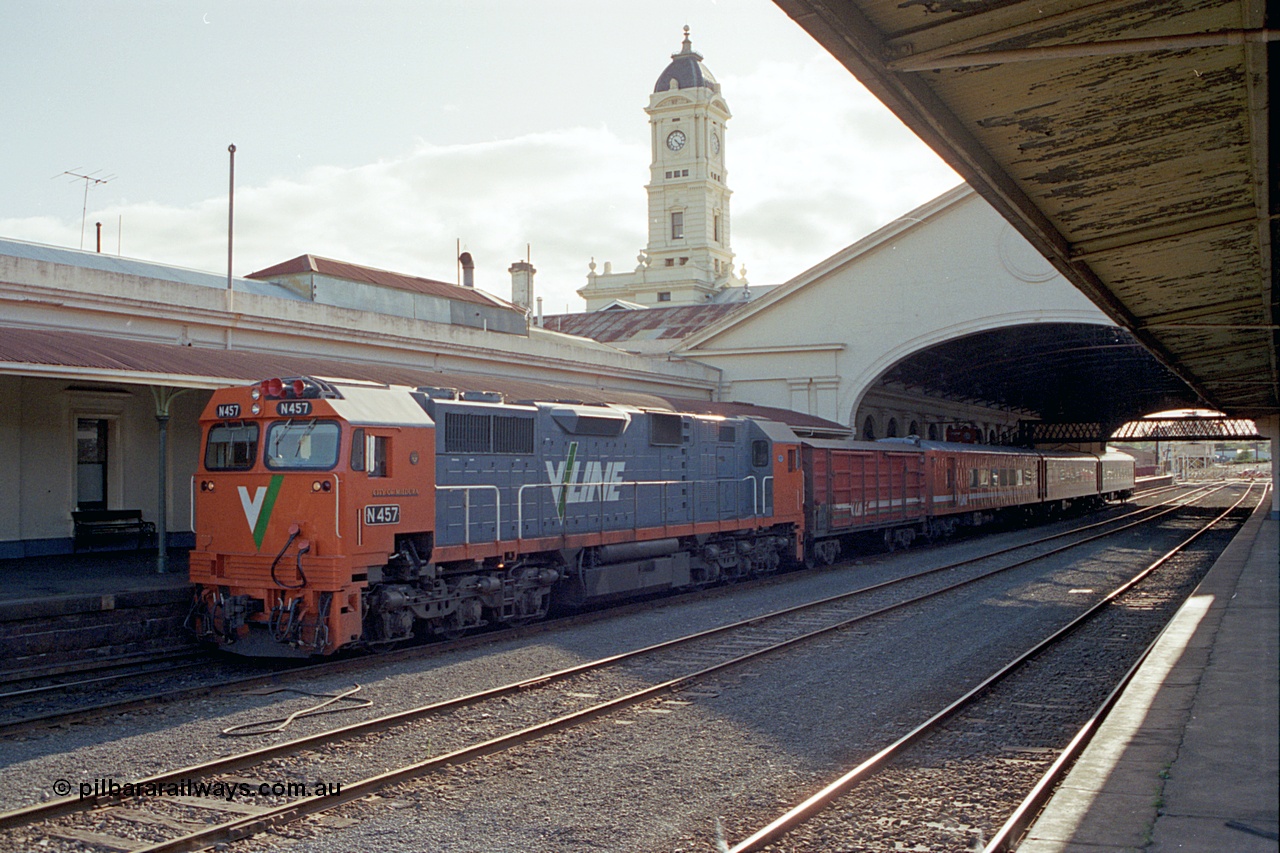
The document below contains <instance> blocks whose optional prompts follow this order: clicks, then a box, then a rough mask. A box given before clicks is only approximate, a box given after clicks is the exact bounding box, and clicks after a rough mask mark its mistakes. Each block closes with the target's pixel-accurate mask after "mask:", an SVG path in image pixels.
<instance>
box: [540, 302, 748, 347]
mask: <svg viewBox="0 0 1280 853" xmlns="http://www.w3.org/2000/svg"><path fill="white" fill-rule="evenodd" d="M743 304H745V303H739V304H716V303H708V304H706V305H682V306H677V307H674V308H648V309H646V310H644V311H627V310H613V311H592V312H590V313H587V314H552V315H550V316H548V317H545V318H543V325H544V326H545V327H546V328H548V329H551V330H552V331H556V332H564V333H565V334H568V335H578V336H579V337H583V338H591V339H592V340H597V341H600V342H601V343H606V344H617V343H622V342H626V341H629V340H634V339H641V340H678V339H680V338H685V337H688V336H689V335H692V334H693V333H694V332H696V331H698V330H700V329H702V328H704V327H706V326H709V325H711V324H712V323H714V322H716V321H717V320H719V319H721V318H722V317H725V316H727V315H729V314H731V313H732V312H734V311H736V310H737V309H739V308H741V307H742V305H743Z"/></svg>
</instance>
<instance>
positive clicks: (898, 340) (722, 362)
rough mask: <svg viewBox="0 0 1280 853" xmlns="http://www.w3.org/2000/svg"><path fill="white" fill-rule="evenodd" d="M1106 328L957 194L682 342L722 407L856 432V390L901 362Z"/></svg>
mask: <svg viewBox="0 0 1280 853" xmlns="http://www.w3.org/2000/svg"><path fill="white" fill-rule="evenodd" d="M1026 323H1089V324H1098V325H1111V321H1110V320H1109V319H1108V318H1107V317H1106V315H1104V314H1103V313H1102V311H1101V310H1099V309H1098V308H1097V307H1095V306H1094V305H1093V304H1092V303H1090V302H1089V300H1088V299H1086V298H1085V297H1084V296H1083V295H1082V294H1081V293H1080V292H1079V291H1078V290H1076V289H1075V288H1074V287H1073V286H1072V285H1071V284H1070V283H1069V282H1067V280H1066V279H1064V278H1063V277H1062V276H1060V275H1058V274H1057V273H1056V272H1055V271H1054V270H1053V268H1052V267H1051V266H1050V265H1049V263H1048V262H1047V261H1045V260H1044V259H1043V258H1042V257H1040V256H1039V255H1038V254H1036V252H1035V250H1034V249H1032V247H1031V246H1030V245H1029V244H1028V243H1026V241H1024V240H1023V239H1022V238H1021V237H1020V236H1018V235H1017V234H1016V232H1014V231H1013V229H1012V228H1010V226H1009V225H1008V224H1007V223H1006V222H1005V221H1004V220H1003V219H1002V218H1001V217H1000V216H999V214H997V213H996V212H995V210H994V209H993V208H991V206H990V205H988V204H987V203H986V202H985V201H983V200H982V199H981V198H980V197H978V196H977V195H976V194H974V193H973V191H972V190H970V189H969V188H968V187H959V188H957V189H955V190H952V191H951V192H949V193H946V194H944V195H943V196H940V197H939V198H938V199H935V200H934V201H933V202H930V203H929V204H927V205H924V206H922V207H921V208H919V209H917V210H915V211H912V212H911V213H910V214H907V215H906V216H904V217H902V218H901V219H899V220H898V221H896V222H894V223H891V224H890V225H888V226H886V227H885V228H883V229H881V230H880V231H878V232H876V233H875V234H872V235H870V236H868V237H867V238H865V239H863V240H860V241H859V242H858V243H855V244H854V245H852V246H850V247H849V248H847V249H845V250H844V251H843V252H841V253H839V254H837V255H835V256H833V257H832V258H829V259H827V260H826V261H823V262H822V263H821V264H818V265H817V266H815V267H813V268H812V269H810V270H808V271H806V272H805V273H802V274H801V275H799V276H797V277H796V278H795V279H793V280H792V281H790V282H788V283H787V284H785V285H783V286H782V287H779V288H777V289H776V290H773V291H771V292H769V293H768V294H766V295H765V296H764V297H762V298H761V299H760V300H758V301H757V302H753V303H752V304H751V305H750V306H749V307H748V309H747V310H746V311H744V312H740V313H737V314H735V315H734V316H733V317H731V318H729V319H728V320H726V321H722V322H721V323H719V324H717V325H715V326H712V327H710V328H709V329H707V330H704V331H703V332H702V333H700V334H698V335H695V336H693V337H691V338H690V339H689V340H688V341H687V342H686V344H685V348H684V349H681V350H680V351H679V352H680V354H682V355H687V356H689V357H691V358H696V359H697V360H699V361H702V362H705V363H707V364H711V365H714V366H716V367H720V368H722V369H723V370H724V373H725V380H726V382H727V383H729V387H730V388H731V391H730V399H733V400H744V401H745V400H749V401H751V402H755V403H758V404H761V405H770V406H782V407H786V408H794V409H797V410H799V411H803V412H808V413H810V414H813V415H818V416H820V417H824V418H828V419H830V420H834V421H838V422H840V423H843V424H846V425H848V426H850V427H857V426H859V425H858V424H857V423H855V421H854V418H855V415H856V413H857V410H858V406H859V403H860V402H861V400H862V399H863V396H864V395H865V394H866V392H867V389H868V388H870V387H871V386H872V384H873V383H874V382H875V381H876V380H877V379H878V378H879V377H881V376H882V375H883V374H884V373H885V372H886V371H888V370H889V369H890V368H891V367H893V366H894V365H895V364H897V363H898V362H899V361H901V360H902V359H904V358H906V357H907V356H909V355H911V354H913V353H915V352H918V351H920V350H922V349H925V348H927V347H930V346H933V345H935V344H939V343H943V342H945V341H948V340H952V339H954V338H958V337H963V336H964V335H968V334H972V333H975V332H981V331H986V330H989V329H995V328H1001V327H1006V326H1015V325H1021V324H1026Z"/></svg>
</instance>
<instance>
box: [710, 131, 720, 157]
mask: <svg viewBox="0 0 1280 853" xmlns="http://www.w3.org/2000/svg"><path fill="white" fill-rule="evenodd" d="M711 153H712V154H719V153H720V137H719V136H717V135H716V134H714V133H713V134H711Z"/></svg>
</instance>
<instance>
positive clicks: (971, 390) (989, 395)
mask: <svg viewBox="0 0 1280 853" xmlns="http://www.w3.org/2000/svg"><path fill="white" fill-rule="evenodd" d="M874 390H891V391H898V392H907V393H913V394H918V395H922V396H926V397H931V398H937V399H943V400H954V401H963V402H967V403H973V404H977V405H982V406H986V407H990V408H996V409H1002V410H1006V411H1015V412H1019V413H1021V416H1022V417H1025V418H1027V419H1031V420H1041V421H1046V422H1052V423H1098V424H1108V425H1119V424H1121V423H1124V422H1125V421H1129V420H1133V419H1135V418H1139V417H1141V416H1143V415H1144V414H1146V413H1148V412H1153V411H1159V410H1161V409H1170V408H1176V407H1179V406H1183V407H1185V406H1193V405H1196V395H1195V394H1194V393H1193V392H1192V391H1191V389H1190V388H1188V387H1187V385H1186V384H1185V383H1184V382H1182V380H1180V379H1179V378H1178V377H1177V376H1175V375H1174V374H1173V372H1172V371H1170V370H1169V369H1168V368H1167V367H1165V366H1164V365H1163V364H1161V363H1160V362H1158V361H1157V360H1156V359H1155V357H1154V356H1152V355H1151V353H1150V352H1148V351H1147V350H1146V349H1145V348H1144V347H1143V346H1142V345H1141V344H1140V343H1139V342H1138V341H1137V340H1136V339H1135V338H1134V337H1133V336H1132V335H1131V334H1129V333H1128V332H1126V331H1125V330H1123V329H1121V328H1118V327H1114V326H1101V325H1088V324H1079V323H1034V324H1025V325H1018V326H1009V327H1005V328H999V329H992V330H988V331H984V332H978V333H974V334H970V335H965V336H963V337H959V338H955V339H952V340H950V341H946V342H944V343H940V344H935V345H933V346H930V347H927V348H925V349H922V350H919V351H917V352H915V353H912V354H911V355H909V356H907V357H905V358H903V359H901V360H899V361H898V362H897V363H896V364H894V365H893V366H892V367H890V368H889V369H888V370H886V371H885V372H884V373H883V374H882V375H881V376H880V378H879V379H878V380H876V381H875V382H874V383H872V385H871V386H870V387H869V388H868V389H867V393H870V392H872V391H874ZM864 396H865V394H864Z"/></svg>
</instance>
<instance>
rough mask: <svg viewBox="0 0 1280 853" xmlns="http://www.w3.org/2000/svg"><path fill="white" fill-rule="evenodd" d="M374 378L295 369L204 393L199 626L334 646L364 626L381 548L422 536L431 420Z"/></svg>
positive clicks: (221, 639) (285, 646)
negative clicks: (291, 374)
mask: <svg viewBox="0 0 1280 853" xmlns="http://www.w3.org/2000/svg"><path fill="white" fill-rule="evenodd" d="M380 390H382V389H380V388H377V387H374V388H367V387H362V386H347V385H343V386H341V387H338V386H335V385H333V384H330V383H326V382H323V381H321V380H316V379H311V378H306V377H303V378H297V379H287V380H279V379H275V380H268V381H265V382H262V383H259V384H257V385H253V386H250V387H247V388H235V389H226V390H224V391H219V392H218V393H217V394H215V395H214V397H213V399H212V400H211V401H210V403H209V406H208V407H207V408H206V410H205V412H204V414H203V416H202V418H201V422H202V434H203V439H204V448H203V453H202V457H201V461H200V466H199V469H198V471H197V473H196V476H195V481H194V483H193V492H194V500H193V507H194V512H195V524H194V529H195V531H196V547H195V549H194V550H193V551H192V553H191V557H190V573H191V581H192V583H193V584H195V587H196V591H195V601H194V604H193V612H192V620H191V621H192V626H193V627H194V628H195V630H196V633H197V634H198V635H199V636H201V637H203V638H204V639H207V640H214V641H216V642H218V643H220V644H222V645H227V646H233V647H235V651H237V652H240V653H242V654H251V655H252V654H269V655H272V656H279V655H280V654H282V652H283V653H289V654H295V655H300V656H302V655H311V654H325V653H328V652H331V651H333V650H334V649H336V648H337V647H339V646H341V645H345V644H348V643H351V642H355V641H358V640H360V639H361V637H362V636H363V634H364V633H365V628H364V625H363V621H364V609H365V608H364V601H363V590H364V589H365V588H366V587H367V586H368V584H369V583H370V582H371V581H372V582H375V583H376V582H378V581H379V580H381V577H382V575H383V573H384V567H385V566H387V565H388V555H389V554H393V555H396V554H400V553H401V552H405V554H406V556H405V559H407V560H413V559H416V558H417V557H416V553H414V552H415V551H416V549H417V548H419V547H425V548H427V549H428V550H429V548H430V538H431V531H432V524H433V519H434V492H433V490H432V489H431V487H430V483H431V482H432V481H433V465H434V456H433V454H432V452H431V447H432V442H433V436H434V428H433V427H434V425H433V424H432V422H431V419H430V418H429V417H428V416H427V414H426V413H425V412H424V411H423V410H422V408H421V407H420V406H417V405H414V404H413V402H412V400H411V399H410V398H409V397H408V396H407V395H389V394H385V393H381V394H379V393H376V392H377V391H380ZM424 483H425V484H426V485H422V484H424Z"/></svg>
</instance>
